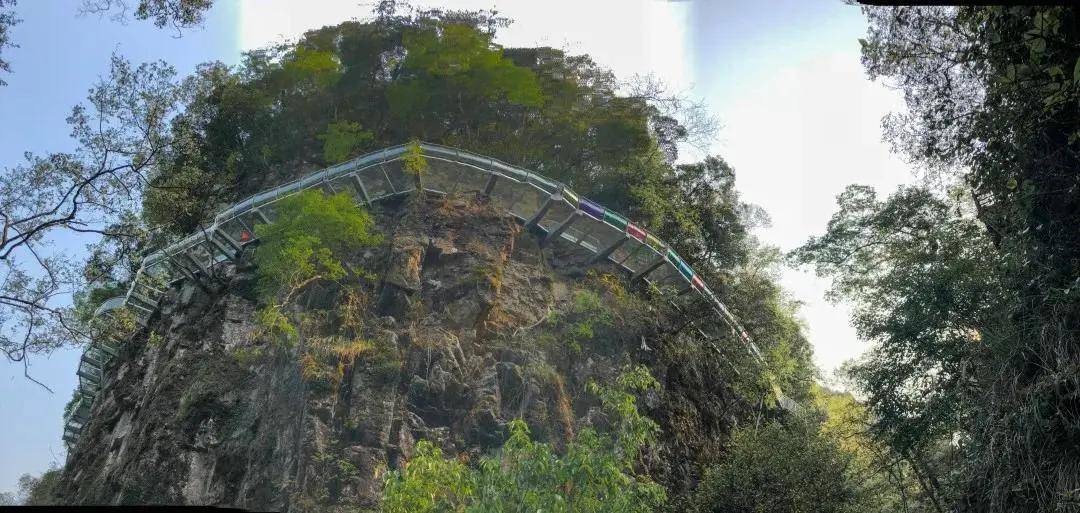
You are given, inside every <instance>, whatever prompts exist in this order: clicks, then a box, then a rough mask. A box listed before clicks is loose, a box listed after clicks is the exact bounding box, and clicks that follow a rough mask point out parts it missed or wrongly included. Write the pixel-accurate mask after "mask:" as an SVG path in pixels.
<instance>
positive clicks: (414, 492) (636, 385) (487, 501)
mask: <svg viewBox="0 0 1080 513" xmlns="http://www.w3.org/2000/svg"><path fill="white" fill-rule="evenodd" d="M655 386H657V384H656V381H655V380H654V379H653V378H652V376H650V375H649V374H648V371H647V370H645V369H644V368H643V367H639V368H634V369H628V370H627V371H626V372H625V373H623V374H622V375H621V376H620V377H619V378H618V379H617V380H616V382H615V385H614V386H613V387H612V388H605V387H602V386H599V385H594V386H592V387H591V388H592V390H593V391H594V392H596V393H597V394H599V396H600V400H601V403H602V404H603V406H604V409H605V411H607V412H608V413H609V414H610V415H611V416H612V417H613V418H614V419H613V420H614V422H613V428H612V432H611V433H610V434H608V433H600V432H597V431H596V430H594V429H593V428H585V429H583V430H582V431H581V433H579V434H578V436H577V437H576V438H575V439H574V440H572V441H571V442H569V444H568V445H567V448H566V453H565V454H562V455H560V454H558V453H556V452H555V451H554V449H553V448H552V447H551V446H550V445H548V444H545V443H540V442H536V441H534V440H532V439H531V437H530V435H529V429H528V426H527V425H526V424H525V422H524V421H521V420H514V421H512V422H511V423H510V426H509V430H510V437H509V439H508V440H507V441H506V443H505V444H504V445H503V446H502V448H501V449H500V450H499V451H498V453H497V454H494V455H491V456H486V457H483V458H481V459H480V461H478V462H476V463H475V464H474V465H470V464H466V463H465V462H463V461H461V460H459V459H456V458H451V459H447V458H445V457H444V456H443V454H442V451H441V450H439V449H438V448H437V447H435V446H434V445H432V444H431V443H430V442H428V441H421V442H420V443H418V444H417V454H416V456H414V457H413V458H412V459H411V460H409V462H408V463H407V464H406V465H405V468H403V469H402V470H401V471H398V472H393V473H391V474H390V475H389V476H388V478H387V481H386V485H385V488H384V492H383V503H382V510H383V511H385V512H388V513H398V512H410V513H412V512H435V511H439V512H441V511H460V512H489V511H490V512H494V511H552V512H567V513H568V512H582V513H600V512H647V511H653V510H654V509H655V508H657V507H659V506H661V505H662V504H663V503H664V502H665V500H666V493H665V492H664V489H663V487H661V486H660V485H658V484H656V483H653V482H652V481H651V480H649V479H648V477H646V476H642V475H637V474H635V472H634V462H635V461H636V458H637V456H638V455H639V453H640V451H641V450H642V448H643V447H644V446H646V445H647V444H649V443H651V442H652V441H653V440H654V436H655V433H656V430H657V427H656V424H655V423H654V422H652V421H651V420H649V419H648V418H647V417H644V416H642V415H641V414H640V413H638V411H637V407H636V405H635V402H634V399H633V395H632V394H633V392H635V391H642V390H645V389H649V388H652V387H655Z"/></svg>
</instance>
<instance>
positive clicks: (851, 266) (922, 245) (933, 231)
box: [792, 186, 1006, 454]
mask: <svg viewBox="0 0 1080 513" xmlns="http://www.w3.org/2000/svg"><path fill="white" fill-rule="evenodd" d="M838 203H839V211H838V212H837V213H836V214H835V215H834V216H833V218H832V219H831V220H830V222H829V225H828V229H827V231H826V233H825V234H824V235H822V236H821V237H814V238H811V239H810V240H809V241H808V242H807V243H806V244H805V245H804V246H802V247H800V248H799V249H797V250H796V251H795V252H793V254H792V257H793V259H794V260H795V261H796V262H798V263H803V264H813V265H814V266H815V268H816V269H817V272H818V274H819V275H821V276H828V277H831V278H832V279H833V286H832V288H831V289H830V296H831V297H832V298H834V299H840V298H843V299H848V300H851V301H853V303H854V307H855V308H854V313H853V316H852V324H853V325H854V327H855V328H856V330H857V332H858V334H859V336H860V337H862V338H864V339H866V340H872V341H874V342H875V343H876V345H875V349H874V351H873V352H871V353H869V354H868V355H867V356H866V357H865V358H864V359H863V360H862V361H860V362H858V363H856V364H855V365H853V366H852V367H850V368H849V369H848V372H849V374H850V375H851V376H852V377H853V378H854V379H855V381H856V383H857V385H856V386H857V387H858V389H859V390H860V391H861V392H863V393H865V394H867V397H868V399H867V401H868V402H867V404H868V406H869V407H870V410H871V411H872V412H873V413H874V415H875V417H876V423H875V430H876V431H877V433H878V436H881V437H883V438H884V439H886V440H888V441H889V443H890V445H891V446H892V447H893V448H894V449H896V450H897V451H898V452H899V453H901V454H917V453H919V452H920V451H921V447H920V444H931V445H932V444H934V443H935V440H938V439H940V438H942V437H951V434H952V432H953V431H955V430H956V429H957V428H958V427H959V425H958V423H957V422H958V421H959V420H960V419H959V418H958V417H957V416H956V414H955V412H956V411H957V410H958V409H959V408H961V406H962V403H963V402H964V401H966V400H968V398H969V397H971V395H972V394H973V393H974V392H975V391H974V390H973V389H971V388H970V387H971V386H972V385H974V383H972V382H970V381H968V379H967V378H966V377H965V374H966V372H965V370H964V368H963V361H964V360H965V359H967V358H970V357H972V356H974V355H975V353H977V352H979V351H981V350H982V349H981V347H980V346H979V345H978V344H977V343H978V341H979V337H980V335H979V333H980V332H981V331H985V330H987V329H988V328H990V327H991V326H992V325H993V323H994V319H995V317H996V316H997V315H998V314H999V312H1000V311H1001V309H1002V308H1003V306H1004V304H1005V299H1006V295H1005V292H1004V291H1003V290H1002V289H1001V287H1000V277H999V273H998V262H997V260H996V253H995V251H994V250H993V247H992V245H991V242H990V241H989V239H988V238H987V237H986V236H985V232H984V231H983V230H982V228H980V227H979V226H978V225H977V224H976V222H975V221H974V220H973V219H970V218H964V217H960V216H956V215H955V214H954V213H953V211H952V208H950V205H949V204H948V203H947V202H945V201H943V200H941V199H938V198H936V197H935V196H934V195H933V194H932V193H930V192H929V191H926V190H923V189H911V188H905V189H901V190H900V191H898V192H897V193H895V194H893V195H892V196H890V197H889V198H888V200H886V201H879V200H877V198H876V195H875V193H874V191H873V189H871V188H869V187H864V186H851V187H848V189H847V190H846V191H845V192H844V193H843V194H841V195H840V196H839V199H838ZM883 263H887V265H882V264H883Z"/></svg>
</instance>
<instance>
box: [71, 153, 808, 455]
mask: <svg viewBox="0 0 1080 513" xmlns="http://www.w3.org/2000/svg"><path fill="white" fill-rule="evenodd" d="M420 151H421V154H422V155H423V156H424V157H425V159H426V160H427V163H428V169H427V170H426V171H425V172H424V174H423V175H422V176H421V186H422V187H423V188H424V190H426V191H430V192H433V193H437V194H453V193H456V192H469V191H476V192H482V193H483V194H485V195H488V196H489V197H490V198H491V202H492V204H494V205H496V206H497V207H499V208H500V209H501V210H504V211H506V212H508V213H510V214H511V215H513V216H514V217H516V218H517V219H518V220H519V221H520V222H522V223H524V224H525V225H526V226H527V227H529V228H533V229H539V231H540V232H541V233H543V236H542V237H543V239H542V242H543V243H544V244H547V243H551V242H553V241H563V242H566V243H571V244H576V245H579V246H581V247H583V248H585V249H587V250H589V251H590V252H591V253H592V254H593V256H592V259H591V263H601V262H604V261H609V262H612V263H613V264H615V265H616V266H618V267H620V268H621V269H624V270H625V271H626V272H628V273H630V274H631V280H633V281H644V282H645V283H647V284H648V285H649V286H651V287H655V288H656V289H658V290H659V291H660V292H661V294H663V295H665V296H666V297H667V298H668V299H669V300H670V301H672V302H675V303H676V304H679V303H685V302H687V301H704V302H706V303H707V304H708V306H710V307H711V308H712V310H713V311H715V312H716V314H717V315H718V316H719V317H720V318H721V319H723V320H724V322H725V323H726V324H727V326H728V327H729V328H730V329H731V331H732V332H733V334H734V335H735V336H736V337H737V338H739V339H740V340H742V341H743V342H744V343H745V344H746V346H747V348H748V349H749V351H750V352H751V353H752V354H753V355H754V356H755V357H757V358H759V359H760V358H761V353H760V352H759V350H758V348H757V345H756V344H754V342H753V340H751V339H750V336H749V334H747V333H746V330H744V329H743V327H742V325H741V324H740V323H739V321H738V319H736V318H735V316H734V315H732V313H731V312H730V311H729V310H728V309H727V307H726V306H724V304H723V303H722V302H720V300H719V298H717V296H716V294H714V293H713V291H712V290H711V289H709V287H708V286H707V285H706V284H705V283H704V282H703V281H702V279H701V278H700V277H699V276H698V275H697V273H695V272H694V270H693V269H692V268H691V267H690V266H689V265H687V263H686V262H685V261H683V259H682V258H681V257H679V255H678V254H676V253H675V251H674V250H672V249H671V248H670V247H668V246H667V244H665V243H664V242H663V241H662V240H660V239H659V238H657V237H655V236H654V235H653V234H651V233H649V232H648V231H647V230H645V229H644V228H642V227H641V226H638V225H635V224H634V223H632V222H630V221H629V220H628V219H627V218H626V217H625V216H622V215H620V214H618V213H617V212H615V211H612V210H610V209H607V208H604V207H603V206H602V205H599V204H597V203H594V202H592V201H589V200H588V199H585V198H583V197H581V196H580V195H578V194H576V193H574V191H572V190H570V189H569V188H568V187H566V186H565V185H563V184H562V183H560V182H557V181H555V180H551V179H549V178H547V177H544V176H542V175H539V174H537V173H534V172H531V171H528V170H525V169H521V168H518V167H515V166H511V165H509V164H506V163H504V162H500V161H498V160H495V159H492V158H488V157H484V156H481V155H476V154H473V153H469V152H466V151H462V150H458V149H454V148H448V147H446V146H439V145H435V144H428V143H420ZM407 152H408V148H407V146H406V145H400V146H395V147H392V148H387V149H384V150H381V151H377V152H373V153H369V154H367V155H364V156H361V157H358V158H356V159H353V160H351V161H348V162H345V163H342V164H338V165H336V166H333V167H330V168H326V169H323V170H320V171H315V172H313V173H310V174H308V175H306V176H303V177H301V178H299V179H297V180H294V181H292V182H289V183H287V184H284V185H281V186H278V187H275V188H273V189H270V190H267V191H264V192H261V193H259V194H255V195H253V196H251V197H249V198H247V199H245V200H243V201H240V202H238V203H236V204H234V205H232V206H231V207H229V208H227V209H225V210H224V211H222V212H221V213H220V214H218V215H217V216H216V217H215V218H214V222H213V223H212V224H211V225H210V226H209V227H207V228H205V229H203V230H201V231H199V232H197V233H195V234H192V235H190V236H188V237H187V238H185V239H183V240H181V241H179V242H176V243H174V244H172V245H170V246H169V247H167V248H165V249H163V250H160V251H157V252H155V253H152V254H151V255H149V256H147V257H146V258H145V259H144V260H143V263H142V266H141V267H140V268H139V271H138V272H137V273H136V275H135V278H134V279H133V280H132V282H131V286H130V288H129V289H128V292H127V294H126V295H124V296H119V297H115V298H112V299H109V300H106V301H105V302H103V303H102V304H101V306H99V307H98V309H97V311H95V316H98V315H105V314H109V313H110V312H113V311H115V310H117V309H120V308H127V309H128V310H130V311H131V312H132V313H133V314H134V315H135V318H136V320H137V321H138V322H139V323H140V324H142V325H145V324H146V322H147V321H148V320H149V318H150V316H151V315H152V314H153V312H154V310H155V309H156V308H157V306H158V302H159V301H160V300H161V297H162V295H163V294H164V290H165V289H166V288H167V287H168V285H169V284H171V283H173V282H175V281H178V280H183V279H185V278H188V279H198V276H200V275H207V274H208V273H209V269H210V268H211V267H212V266H214V265H215V264H217V263H219V262H222V261H225V260H229V259H233V258H235V257H236V256H237V255H238V254H239V252H240V251H241V250H242V249H243V247H244V246H245V245H247V244H249V243H251V242H252V241H254V233H255V225H256V224H269V223H273V222H274V220H275V219H276V218H277V213H276V211H275V203H276V202H277V201H278V200H280V199H281V198H284V197H286V196H290V195H292V194H295V193H297V192H299V191H302V190H306V189H321V190H324V191H326V192H328V193H339V192H344V193H347V194H349V195H351V196H352V197H353V198H354V199H355V200H356V201H357V202H360V203H361V204H364V205H370V204H372V203H375V202H378V201H381V200H385V199H387V198H391V197H395V196H399V195H403V194H408V193H410V192H413V191H414V190H415V185H414V183H415V181H414V179H413V177H412V176H410V175H408V174H407V173H406V172H405V171H404V169H403V164H402V157H403V156H404V155H405V154H406V153H407ZM699 331H700V330H699ZM702 333H703V334H705V336H706V337H708V338H709V339H713V340H715V339H720V338H722V337H723V336H724V334H722V333H711V334H709V333H704V332H702ZM115 347H116V341H106V342H99V341H95V342H94V343H92V344H91V345H90V346H88V348H87V350H86V352H85V353H84V354H83V357H82V359H81V360H80V363H79V370H78V373H77V374H78V376H79V398H78V399H77V402H76V404H75V405H74V407H73V408H72V409H71V410H70V412H69V413H68V414H67V415H66V416H65V418H64V440H65V441H66V442H68V443H69V444H70V443H74V441H75V440H77V439H78V436H79V433H80V431H81V430H82V426H83V424H85V423H86V421H87V420H89V414H90V406H91V405H92V403H93V401H94V399H95V398H96V396H97V393H98V390H99V389H100V387H101V385H102V381H103V379H104V377H105V372H106V371H107V369H108V367H109V363H110V361H111V360H112V358H113V357H114V356H115V355H116V349H115ZM773 388H774V391H775V392H776V393H777V397H779V398H780V399H781V404H782V406H783V407H785V408H788V409H791V408H794V407H795V405H794V404H793V403H792V402H791V401H790V400H788V399H786V398H784V396H783V394H782V393H781V392H780V389H779V388H777V387H776V386H775V385H774V386H773Z"/></svg>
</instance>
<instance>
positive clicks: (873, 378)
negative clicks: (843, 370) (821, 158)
mask: <svg viewBox="0 0 1080 513" xmlns="http://www.w3.org/2000/svg"><path fill="white" fill-rule="evenodd" d="M865 12H866V14H867V16H868V18H869V20H870V29H869V34H868V37H867V38H866V39H865V40H864V41H863V42H862V44H863V62H864V64H865V66H866V69H867V71H868V72H869V74H870V75H871V77H874V78H879V77H880V78H883V79H885V80H886V82H887V83H889V84H891V85H893V86H895V87H897V88H898V89H899V90H901V91H902V92H903V93H904V97H905V100H906V103H907V109H906V111H905V112H902V113H898V114H894V115H892V116H891V117H889V118H887V119H886V122H885V129H886V131H885V135H886V138H887V139H888V140H889V141H891V142H892V143H893V145H894V147H895V148H896V149H897V150H899V151H901V152H902V153H903V154H905V155H906V156H907V157H909V159H910V160H911V162H913V163H915V164H917V165H919V166H920V169H922V170H923V171H924V172H925V175H926V177H927V178H928V184H929V187H931V189H928V190H923V189H905V190H901V191H899V192H898V193H896V194H895V195H893V196H892V197H890V198H889V199H888V200H886V201H878V200H877V199H876V198H875V197H874V195H873V194H872V192H871V191H869V190H867V189H865V188H859V187H853V188H850V189H849V190H848V191H847V192H845V193H844V194H843V195H841V197H840V201H839V203H840V210H839V211H838V212H837V213H836V214H835V216H834V218H833V220H832V221H831V222H830V224H829V227H828V230H827V232H826V233H825V235H823V236H821V237H816V238H812V239H811V240H810V241H809V242H808V243H807V244H806V245H805V246H803V247H802V248H800V249H799V250H798V251H796V252H795V254H794V257H795V259H796V260H797V261H799V262H802V263H808V264H809V263H812V264H813V265H815V266H816V268H817V269H818V271H819V272H820V273H822V274H824V275H828V276H832V277H833V278H834V280H835V282H834V283H835V287H834V293H835V294H836V296H837V297H841V298H844V299H848V300H852V301H853V302H854V304H855V305H856V308H855V316H854V323H855V326H856V327H857V328H858V329H859V331H860V333H861V334H862V335H863V336H864V337H866V338H868V339H870V340H873V341H874V342H875V343H876V346H875V349H874V350H873V351H871V352H870V353H869V354H868V355H867V356H866V357H865V358H864V359H863V360H862V361H860V362H857V363H856V364H855V365H853V366H852V367H851V369H850V372H849V377H851V378H852V380H853V384H854V385H855V386H856V387H858V388H859V389H861V390H862V391H863V392H864V393H866V395H867V397H868V406H869V407H870V410H871V413H872V415H873V419H874V428H873V430H874V432H876V433H877V434H878V436H880V437H881V439H882V440H884V441H886V442H887V443H888V444H889V445H890V446H891V447H892V448H893V449H895V450H896V451H897V452H898V453H899V454H900V455H902V456H904V457H905V458H910V459H911V460H912V462H913V468H914V469H915V470H917V471H918V470H921V476H920V478H921V479H922V480H923V482H924V484H925V487H926V488H927V489H928V490H929V491H930V493H932V494H933V495H934V496H935V497H937V498H938V499H939V502H940V503H941V504H943V505H944V506H943V507H948V508H957V509H962V510H972V511H1036V510H1038V511H1066V510H1072V509H1075V508H1076V507H1077V504H1078V502H1077V499H1076V490H1077V489H1078V486H1080V482H1078V481H1077V479H1078V478H1077V476H1078V474H1077V472H1076V469H1077V464H1078V463H1077V462H1080V451H1078V450H1077V447H1078V446H1077V444H1076V440H1077V433H1080V410H1078V409H1077V403H1076V397H1077V393H1078V390H1080V381H1078V379H1077V377H1076V376H1077V374H1076V372H1075V369H1076V368H1077V365H1078V361H1080V359H1078V353H1077V347H1078V346H1077V337H1076V335H1077V333H1078V329H1080V232H1078V231H1077V230H1076V226H1077V223H1078V221H1080V218H1078V216H1080V194H1078V191H1080V174H1078V173H1077V172H1076V169H1077V165H1078V164H1080V161H1078V158H1077V157H1078V154H1077V150H1078V149H1080V146H1078V144H1080V124H1078V121H1080V119H1078V108H1080V49H1078V48H1080V45H1078V42H1080V18H1078V17H1077V12H1076V11H1075V9H1073V8H1071V7H1065V6H1055V7H1034V6H1031V7H1029V6H1012V7H997V6H992V7H894V8H870V7H868V8H866V9H865ZM933 188H936V190H934V189H933ZM955 452H959V454H960V455H962V456H961V457H954V456H951V455H950V454H952V453H955Z"/></svg>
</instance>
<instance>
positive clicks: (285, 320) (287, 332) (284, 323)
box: [255, 302, 297, 345]
mask: <svg viewBox="0 0 1080 513" xmlns="http://www.w3.org/2000/svg"><path fill="white" fill-rule="evenodd" d="M255 324H256V325H257V326H258V327H259V330H260V331H261V333H260V334H261V335H265V336H267V337H269V338H270V340H273V341H281V342H283V343H285V344H286V345H290V344H292V343H293V342H294V341H295V340H296V336H297V332H296V326H294V325H293V323H292V322H291V321H290V320H289V317H288V316H286V315H285V313H284V312H282V311H281V305H279V304H277V303H275V302H271V303H270V304H268V305H266V306H265V307H263V308H262V309H260V310H259V311H258V313H257V315H256V318H255Z"/></svg>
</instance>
